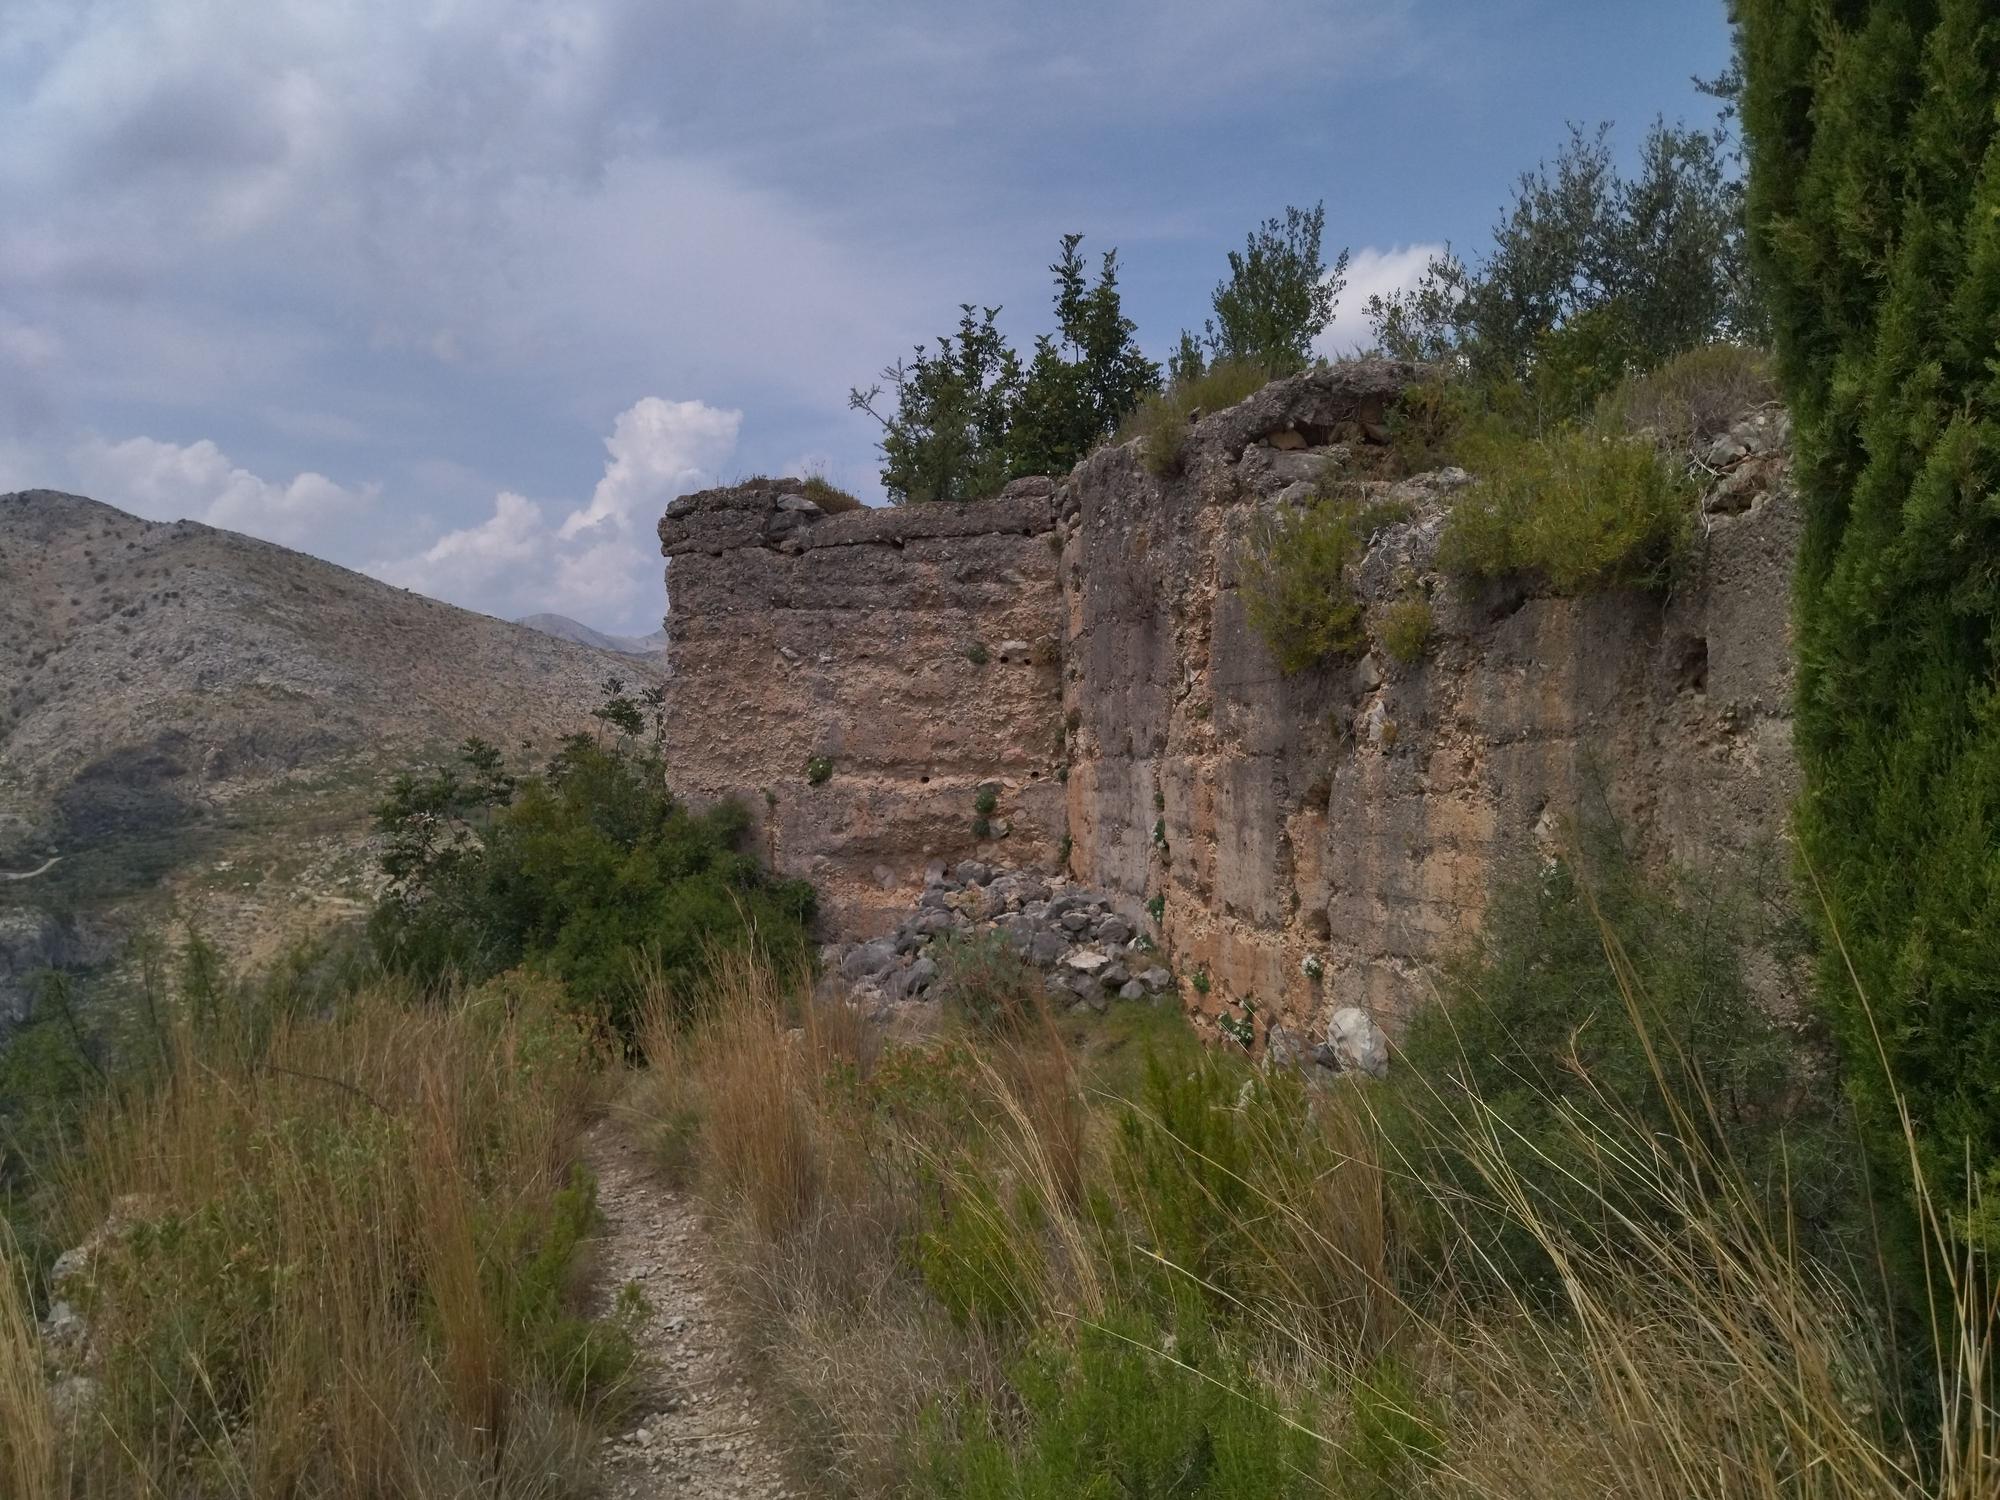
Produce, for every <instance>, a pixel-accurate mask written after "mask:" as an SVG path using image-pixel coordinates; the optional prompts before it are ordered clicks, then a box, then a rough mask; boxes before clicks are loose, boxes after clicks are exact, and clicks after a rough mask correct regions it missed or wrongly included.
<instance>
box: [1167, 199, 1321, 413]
mask: <svg viewBox="0 0 2000 1500" xmlns="http://www.w3.org/2000/svg"><path fill="white" fill-rule="evenodd" d="M1325 229H1326V205H1325V204H1324V203H1315V204H1314V205H1313V206H1312V207H1311V208H1310V209H1304V208H1287V209H1286V210H1285V216H1284V218H1282V219H1266V220H1265V221H1264V222H1263V223H1262V224H1261V225H1259V226H1258V227H1257V228H1256V229H1254V230H1252V231H1251V232H1250V234H1249V235H1248V237H1247V238H1246V239H1245V240H1244V242H1243V248H1242V249H1241V250H1240V251H1239V250H1232V251H1230V252H1229V279H1228V280H1226V281H1222V282H1218V283H1217V284H1216V288H1215V296H1214V299H1213V300H1214V307H1215V316H1214V317H1213V318H1211V319H1210V320H1209V323H1208V336H1207V338H1206V340H1205V341H1204V342H1205V344H1206V346H1207V352H1208V354H1209V356H1210V357H1211V358H1213V359H1238V360H1247V361H1249V362H1252V363H1255V364H1258V365H1261V366H1263V367H1264V368H1265V369H1267V370H1270V371H1271V372H1272V373H1274V374H1284V373H1287V372H1289V371H1292V370H1301V369H1304V368H1305V366H1306V365H1307V363H1308V362H1309V361H1310V360H1311V359H1312V346H1313V340H1314V339H1316V338H1318V337H1319V336H1320V333H1321V332H1322V330H1324V329H1325V327H1326V325H1327V324H1328V323H1330V322H1332V321H1333V309H1334V305H1335V304H1336V303H1337V302H1338V301H1339V300H1340V293H1341V289H1342V288H1343V287H1344V286H1345V285H1346V284H1347V252H1346V251H1345V250H1342V251H1341V252H1340V254H1339V255H1337V256H1335V257H1334V262H1333V264H1332V265H1331V266H1328V265H1327V264H1326V263H1325V261H1324V260H1323V259H1322V258H1321V254H1320V240H1321V237H1322V235H1323V234H1324V232H1325ZM1190 343H1191V341H1190V340H1189V339H1188V338H1187V337H1186V336H1183V339H1182V347H1181V351H1180V354H1179V355H1178V356H1177V364H1178V363H1180V362H1184V361H1185V360H1186V359H1187V356H1188V352H1189V346H1190Z"/></svg>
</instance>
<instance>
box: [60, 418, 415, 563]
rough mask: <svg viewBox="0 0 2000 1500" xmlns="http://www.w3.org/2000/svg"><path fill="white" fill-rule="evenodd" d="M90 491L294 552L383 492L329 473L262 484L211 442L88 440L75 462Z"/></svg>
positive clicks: (157, 516) (146, 512)
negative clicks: (291, 547) (339, 479)
mask: <svg viewBox="0 0 2000 1500" xmlns="http://www.w3.org/2000/svg"><path fill="white" fill-rule="evenodd" d="M70 464H71V468H72V470H73V471H74V473H75V475H76V477H77V479H78V481H79V482H80V483H81V485H82V487H83V488H84V490H85V492H86V493H88V494H90V495H91V496H92V497H93V498H95V499H98V500H102V501H104V502H105V504H107V505H115V506H117V507H118V508H119V509H120V510H129V511H131V512H133V513H134V514H135V515H141V516H146V517H149V518H150V519H152V520H156V521H178V520H182V519H188V520H196V521H205V522H207V523H208V524H209V525H211V526H225V527H227V528H229V529H230V530H231V531H242V532H247V533H249V534H250V535H251V536H256V537H262V538H263V539H264V540H265V541H269V542H281V543H284V544H286V545H295V544H297V543H300V542H304V541H307V540H310V539H313V538H315V537H321V536H325V535H326V534H328V533H329V532H330V531H332V530H335V529H337V528H338V527H341V526H343V525H345V524H347V523H349V522H351V521H352V520H353V519H354V518H355V517H356V515H357V514H358V513H360V512H362V511H365V510H367V509H368V508H369V507H370V506H372V505H373V504H374V503H375V501H376V499H377V497H378V496H379V495H380V493H381V486H380V485H377V484H372V483H371V484H363V485H358V486H349V485H342V484H336V483H335V482H334V481H333V480H331V479H329V478H327V477H326V475H324V474H315V473H311V472H307V473H302V474H296V475H294V476H293V477H292V478H291V479H289V480H285V481H282V482H279V481H274V480H269V479H264V478H261V477H259V476H258V475H256V474H253V473H251V472H250V470H248V469H245V468H242V467H241V466H239V465H237V464H235V463H232V462H231V461H230V459H229V457H228V455H227V454H225V453H224V452H223V451H222V450H221V449H220V448H218V447H217V446H216V445H215V444H214V443H213V442H211V441H210V440H208V439H207V438H203V439H202V440H201V441H200V442H196V443H188V444H185V445H183V444H180V443H166V442H161V441H160V440H159V439H157V438H150V437H134V438H127V439H125V440H124V441H123V442H115V443H114V442H108V441H106V440H105V439H103V438H101V437H91V438H88V439H86V440H85V441H84V442H83V443H82V444H80V445H79V446H78V447H77V449H76V450H75V452H73V453H72V454H71V455H70Z"/></svg>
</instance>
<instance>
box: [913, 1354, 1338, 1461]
mask: <svg viewBox="0 0 2000 1500" xmlns="http://www.w3.org/2000/svg"><path fill="white" fill-rule="evenodd" d="M1159 1338H1160V1335H1159V1331H1158V1329H1157V1328H1156V1327H1154V1326H1153V1325H1151V1324H1149V1323H1148V1322H1146V1321H1145V1320H1143V1319H1135V1318H1131V1317H1117V1318H1114V1319H1112V1320H1109V1321H1108V1322H1106V1323H1105V1324H1104V1325H1103V1326H1099V1327H1091V1326H1085V1327H1083V1328H1082V1329H1080V1330H1079V1331H1078V1333H1077V1335H1076V1338H1075V1340H1074V1342H1073V1343H1066V1342H1064V1341H1062V1340H1059V1339H1057V1338H1055V1337H1052V1336H1049V1337H1044V1338H1043V1339H1042V1340H1040V1341H1039V1342H1038V1343H1037V1344H1036V1345H1035V1346H1034V1347H1033V1348H1031V1349H1030V1351H1029V1352H1028V1354H1027V1355H1026V1356H1024V1357H1023V1358H1022V1359H1021V1360H1020V1361H1019V1362H1018V1363H1017V1364H1016V1365H1015V1367H1014V1369H1013V1370H1012V1372H1011V1373H1012V1377H1013V1385H1014V1387H1015V1389H1016V1390H1017V1391H1018V1392H1019V1396H1020V1403H1021V1408H1022V1410H1021V1420H1020V1421H1019V1423H1018V1424H1010V1426H1011V1430H1010V1427H1009V1426H1001V1425H1000V1424H998V1423H995V1424H993V1425H991V1426H988V1425H984V1424H981V1425H978V1426H975V1427H974V1428H973V1429H972V1430H971V1431H970V1432H966V1433H962V1434H958V1435H955V1436H954V1435H952V1434H951V1433H950V1431H949V1429H948V1428H947V1427H946V1426H945V1424H944V1423H943V1422H942V1421H941V1420H937V1419H934V1420H933V1421H932V1423H931V1424H930V1427H929V1440H928V1442H927V1443H926V1444H925V1445H924V1447H925V1451H924V1453H923V1457H922V1462H921V1468H920V1471H919V1486H918V1492H919V1493H921V1494H929V1495H937V1496H940V1497H944V1496H949V1497H951V1500H1054V1497H1058V1496H1077V1497H1084V1496H1099V1495H1103V1496H1112V1495H1120V1496H1132V1497H1161V1500H1165V1497H1169V1496H1171V1497H1175V1500H1235V1497H1239V1496H1260V1497H1271V1500H1281V1497H1291V1496H1299V1497H1305V1496H1312V1497H1315V1500H1317V1497H1322V1496H1325V1495H1327V1494H1328V1493H1330V1491H1329V1490H1328V1488H1327V1485H1326V1482H1325V1480H1324V1479H1323V1478H1322V1477H1321V1476H1322V1473H1323V1471H1324V1469H1325V1466H1326V1457H1325V1452H1324V1450H1323V1449H1322V1448H1321V1446H1320V1444H1319V1443H1318V1442H1317V1441H1315V1440H1314V1438H1313V1437H1312V1436H1311V1435H1310V1433H1309V1432H1308V1431H1307V1430H1306V1428H1305V1427H1304V1425H1303V1424H1297V1425H1295V1424H1294V1422H1293V1421H1291V1420H1288V1419H1290V1418H1292V1417H1293V1416H1294V1413H1293V1411H1292V1410H1290V1409H1289V1407H1290V1403H1288V1402H1287V1401H1286V1400H1285V1399H1284V1397H1283V1396H1281V1395H1280V1394H1279V1393H1278V1392H1276V1391H1274V1390H1272V1389H1271V1388H1270V1386H1269V1385H1268V1384H1267V1383H1266V1382H1265V1380H1264V1379H1262V1378H1261V1377H1260V1375H1259V1373H1258V1372H1257V1371H1256V1370H1254V1369H1253V1368H1251V1367H1250V1366H1249V1364H1248V1363H1247V1362H1246V1361H1243V1360H1241V1359H1239V1358H1232V1357H1231V1356H1229V1355H1228V1354H1226V1353H1225V1352H1223V1351H1222V1350H1221V1349H1220V1348H1218V1347H1217V1346H1216V1345H1215V1344H1214V1343H1213V1342H1212V1341H1210V1340H1208V1339H1206V1338H1204V1337H1202V1336H1200V1335H1199V1333H1198V1332H1184V1333H1183V1335H1182V1336H1181V1337H1180V1338H1179V1339H1178V1341H1177V1343H1176V1345H1175V1347H1174V1350H1173V1356H1172V1358H1171V1359H1168V1358H1165V1357H1163V1356H1162V1354H1161V1353H1160V1351H1159V1348H1158V1342H1159Z"/></svg>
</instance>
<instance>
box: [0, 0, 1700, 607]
mask: <svg viewBox="0 0 2000 1500" xmlns="http://www.w3.org/2000/svg"><path fill="white" fill-rule="evenodd" d="M1727 51H1728V38H1727V33H1726V29H1725V25H1724V20H1723V5H1722V0H1667V3H1660V0H1651V3H1646V0H1488V3H1471V0H1371V3H1350V0H1316V3H1315V0H1241V3H1237V4H1227V3H1219V0H1208V3H1198V0H1097V3H1091V0H1083V3H1079V0H1068V3H1060V4H1059V3H1055V0H1021V3H1014V0H989V3H985V4H980V5H964V4H938V3H931V4H916V3H904V4H893V3H853V4H835V3H830V0H829V3H815V0H714V3H703V0H355V3H341V0H229V3H221V0H0V203H4V204H5V205H6V211H5V212H4V213H3V214H0V490H6V489H15V488H22V487H28V486H35V485H49V486H54V487H59V488H66V489H75V490H78V491H81V492H82V493H86V494H90V495H93V496H95V497H96V498H98V499H100V500H104V501H106V502H108V503H110V504H113V505H117V506H120V507H122V508H124V509H127V510H132V511H136V512H138V513H140V514H143V515H148V516H152V517H155V518H159V519H175V518H178V517H182V516H191V517H194V518H196V519H200V520H207V521H211V522H213V523H214V524H217V525H224V526H231V527H234V528H236V529H239V530H244V531H249V532H252V533H254V534H256V535H260V536H264V537H267V538H269V539H271V540H274V541H279V542H283V543H285V544H287V545H290V546H295V547H299V548H301V549H303V550H305V551H309V552H313V553H316V554H319V555H321V556H324V557H328V558H331V559H333V560H335V561H337V562H341V563H344V564H347V565H349V566H353V567H359V568H362V569H364V570H366V571H368V572H370V573H373V574H375V575H377V576H379V577H383V578H386V579H389V580H391V581H393V582H396V583H400V584H403V585H405V586H408V587H411V588H417V589H420V590H422V591H424V592H427V593H433V594H436V595H438V596H439V597H442V598H446V599H450V600H452V601H453V602H454V603H459V604H464V605H468V606H470V607H473V608H477V609H484V610H488V611H491V612H493V613H496V614H502V615H508V616H514V615H519V614H523V613H527V612H529V611H532V610H540V609H552V610H557V611H560V612H562V613H565V614H571V615H575V616H577V617H578V618H581V619H584V620H586V621H588V622H589V623H591V624H594V625H597V626H599V627H600V628H605V629H614V630H631V631H643V630H648V629H652V628H654V627H655V626H656V625H657V623H658V619H659V615H660V612H661V608H662V605H663V596H662V590H661V585H660V568H659V559H658V557H657V555H656V549H655V545H654V543H653V541H652V526H653V522H654V521H655V520H656V519H657V516H658V513H659V511H660V509H661V508H662V506H664V504H665V503H666V501H667V500H669V499H671V498H672V497H673V496H674V495H675V494H677V493H680V492H681V491H683V490H686V489H690V488H695V487H698V486H700V485H702V484H707V483H717V482H723V481H727V480H729V479H732V478H736V477H739V476H741V475H744V474H749V473H755V472H759V471H764V472H780V471H788V472H798V471H800V470H801V469H802V468H807V467H810V468H815V469H819V470H822V471H824V472H825V473H826V474H827V475H828V476H829V477H830V478H833V479H835V480H836V481H839V482H842V483H845V484H848V485H849V486H851V487H853V488H856V489H859V490H862V491H863V492H864V493H870V494H876V493H879V488H878V487H877V486H876V482H875V477H874V469H875V463H874V458H873V453H872V443H873V431H872V428H871V424H870V423H869V422H868V421H867V419H866V418H864V417H860V416H858V415H855V414H853V413H850V412H849V411H848V410H847V409H846V401H845V396H846V392H847V388H848V387H849V386H850V385H852V384H857V383H861V384H866V383H867V382H868V381H869V379H870V377H871V375H872V373H873V372H874V371H875V370H876V369H878V368H879V367H880V366H881V365H882V364H884V363H886V362H887V361H889V360H891V359H893V358H894V357H896V356H897V355H898V354H899V353H902V352H905V351H906V350H907V349H908V347H909V346H910V345H911V344H912V343H913V342H915V341H916V340H918V339H921V338H925V337H928V336H930V335H933V334H935V333H937V332H940V331H942V330H944V329H945V328H946V327H948V326H949V325H950V324H951V323H952V322H953V321H954V319H955V317H956V306H957V304H958V303H959V302H961V301H966V300H977V301H981V302H986V303H999V304H1003V305H1004V306H1005V309H1006V311H1005V313H1004V315H1003V322H1004V323H1005V324H1006V326H1007V327H1008V329H1009V331H1010V333H1011V334H1012V335H1013V336H1014V337H1015V338H1016V340H1017V341H1018V342H1019V343H1021V344H1022V345H1024V346H1025V345H1027V344H1029V343H1030V342H1031V340H1032V337H1033V335H1034V334H1035V333H1036V332H1038V331H1041V330H1043V329H1044V328H1045V327H1046V326H1047V307H1048V294H1049V288H1048V275H1047V271H1046V267H1047V264H1048V262H1049V261H1050V260H1051V259H1052V258H1053V254H1054V250H1055V242H1056V239H1057V237H1058V236H1059V235H1060V234H1062V233H1063V232H1065V231H1069V230H1079V231H1082V232H1083V233H1084V234H1085V235H1086V237H1087V238H1086V240H1085V249H1086V251H1091V250H1098V249H1103V248H1107V247H1109V246H1112V245H1116V246H1117V247H1118V250H1119V257H1120V264H1121V268H1122V282H1123V286H1124V289H1125V294H1126V307H1127V311H1128V313H1129V314H1130V315H1131V316H1132V317H1133V318H1134V319H1135V320H1136V321H1137V323H1138V325H1139V330H1140V337H1141V339H1142V341H1143V342H1144V343H1145V344H1146V346H1147V347H1148V349H1149V350H1150V351H1151V352H1152V353H1153V354H1155V355H1156V356H1162V355H1164V353H1165V352H1166V350H1167V348H1168V347H1169V346H1170V345H1171V344H1172V343H1173V341H1174V338H1175V336H1176V335H1177V333H1178V332H1179V330H1180V328H1181V327H1182V326H1183V325H1198V324H1199V322H1200V320H1201V317H1202V316H1203V314H1204V313H1205V311H1206V307H1207V298H1208V294H1209V292H1210V290H1211V288H1212V287H1213V285H1214V283H1215V281H1216V279H1217V277H1218V275H1219V273H1220V271H1221V270H1222V268H1223V257H1224V253H1225V252H1226V251H1227V250H1228V249H1229V248H1230V247H1232V246H1233V245H1236V244H1239V243H1240V242H1241V239H1242V236H1243V234H1244V232H1245V231H1246V230H1247V229H1248V228H1249V227H1250V226H1251V225H1252V224H1253V223H1254V222H1255V221H1256V220H1258V219H1260V218H1262V217H1264V216H1267V215H1270V214H1273V213H1277V212H1279V211H1280V210H1281V209H1282V208H1283V207H1284V205H1285V204H1287V203H1288V202H1290V203H1310V202H1312V201H1314V200H1315V199H1319V198H1324V199H1325V201H1326V204H1327V232H1328V237H1329V239H1330V240H1331V241H1332V242H1333V244H1335V245H1339V244H1345V245H1348V246H1350V247H1352V250H1353V253H1354V256H1355V274H1354V277H1353V278H1352V281H1351V283H1350V290H1349V292H1348V294H1347V296H1346V297H1345V298H1344V299H1343V305H1342V309H1341V313H1340V315H1338V316H1337V319H1336V325H1335V328H1334V330H1333V331H1332V332H1331V334H1330V336H1329V341H1328V342H1329V344H1330V345H1332V346H1342V345H1345V344H1348V343H1351V342H1352V341H1353V340H1354V339H1355V338H1357V337H1358V336H1359V335H1360V334H1361V332H1362V331H1363V330H1362V326H1361V323H1360V320H1359V310H1360V305H1361V302H1362V301H1363V299H1364V298H1365V295H1366V292H1367V291H1369V290H1372V289H1377V288H1380V287H1384V286H1390V285H1394V284H1396V283H1397V282H1398V281H1399V280H1400V279H1402V278H1404V277H1406V276H1407V275H1408V274H1410V272H1411V271H1412V270H1413V269H1414V268H1415V267H1417V266H1419V265H1421V263H1422V260H1423V257H1424V254H1425V253H1426V251H1427V249H1428V247H1433V246H1436V245H1438V244H1441V243H1443V242H1445V241H1447V240H1449V241H1451V242H1452V243H1453V244H1454V245H1456V246H1457V247H1458V248H1459V249H1461V250H1470V251H1474V252H1476V251H1477V250H1478V249H1479V248H1480V246H1481V245H1482V244H1483V243H1484V241H1485V239H1486V236H1487V232H1488V230H1489V228H1490V226H1491V224H1492V222H1493V220H1494V218H1495V216H1496V214H1497V212H1498V210H1499V208H1500V207H1501V205H1502V204H1503V202H1504V201H1505V199H1506V196H1507V189H1508V186H1509V184H1510V183H1511V181H1512V179H1513V178H1514V176H1515V175H1516V174H1517V173H1518V172H1519V171H1521V170H1522V169H1523V168H1525V167H1528V166H1530V165H1532V164H1533V163H1534V162H1535V161H1536V160H1537V159H1539V158H1541V157H1543V156H1546V155H1548V154H1550V153H1551V152H1553V150H1554V149H1555V148H1556V147H1557V145H1558V144H1559V143H1560V141H1561V140H1562V138H1563V133H1564V128H1565V124H1566V122H1568V121H1578V122H1582V123H1595V122H1596V121H1598V120H1612V121H1615V122H1616V124H1617V127H1618V130H1617V136H1616V139H1617V141H1618V143H1619V145H1620V146H1621V147H1623V148H1628V149H1629V148H1630V147H1631V146H1632V145H1633V144H1634V143H1635V142H1636V140H1637V138H1638V135H1639V133H1640V131H1641V130H1642V129H1643V128H1644V126H1645V124H1646V122H1648V121H1649V120H1650V119H1651V118H1652V117H1653V116H1655V115H1656V114H1662V113H1664V114H1666V115H1668V116H1669V117H1679V116H1685V117H1687V118H1689V119H1705V118H1707V116H1708V113H1709V101H1707V100H1705V99H1703V98H1701V97H1700V96H1699V95H1697V94H1696V93H1695V92H1694V90H1693V89H1692V88H1691V86H1690V85H1689V81H1688V80H1689V77H1690V75H1691V74H1695V73H1700V74H1703V75H1707V74H1712V73H1715V72H1717V71H1719V70H1720V68H1721V67H1722V65H1723V64H1724V62H1725V61H1726V57H1727Z"/></svg>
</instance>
